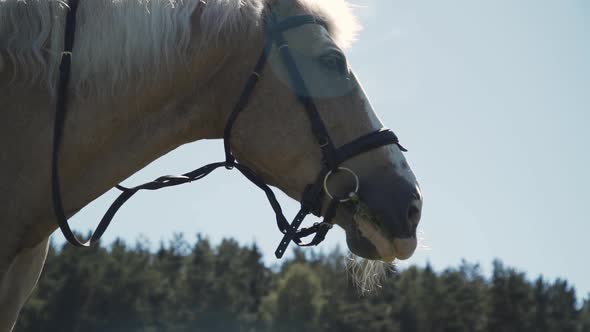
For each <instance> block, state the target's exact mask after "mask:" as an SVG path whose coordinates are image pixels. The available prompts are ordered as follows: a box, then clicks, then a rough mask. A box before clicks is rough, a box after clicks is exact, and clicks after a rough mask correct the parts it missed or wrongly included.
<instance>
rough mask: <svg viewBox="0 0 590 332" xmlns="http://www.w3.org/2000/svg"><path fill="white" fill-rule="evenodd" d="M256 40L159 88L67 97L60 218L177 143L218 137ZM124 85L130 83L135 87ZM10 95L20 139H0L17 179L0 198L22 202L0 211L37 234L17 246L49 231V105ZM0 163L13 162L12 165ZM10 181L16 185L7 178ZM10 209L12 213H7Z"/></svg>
mask: <svg viewBox="0 0 590 332" xmlns="http://www.w3.org/2000/svg"><path fill="white" fill-rule="evenodd" d="M260 43H261V40H259V41H253V43H252V46H251V47H246V48H242V47H241V45H237V46H235V47H233V48H232V49H228V48H219V49H211V50H210V51H208V52H206V53H203V54H201V55H200V56H199V57H198V58H196V59H195V60H194V61H192V62H191V63H189V64H188V65H186V66H182V67H179V68H177V69H176V70H175V72H174V74H173V75H169V77H168V78H166V79H165V80H163V81H162V82H161V84H159V85H157V86H152V87H150V88H146V89H144V90H142V89H135V90H137V92H135V93H128V94H126V95H121V96H118V97H113V98H97V97H92V96H85V97H75V96H73V97H72V98H71V99H70V103H69V108H68V115H67V119H66V124H65V131H64V138H63V142H62V149H61V153H60V155H61V167H60V169H61V182H62V192H63V198H64V206H65V210H66V211H67V213H68V214H69V215H72V214H73V213H74V212H75V211H77V210H79V209H81V208H83V207H84V206H85V205H87V204H88V203H89V202H90V201H92V200H93V199H94V198H96V197H98V196H100V195H101V194H103V193H104V192H106V191H107V190H108V189H110V188H111V187H113V186H114V185H116V184H117V183H119V182H121V181H122V180H124V179H125V178H127V177H129V176H130V175H131V174H133V173H135V172H136V171H138V170H140V169H141V168H143V167H144V166H146V165H147V164H148V163H150V162H151V161H153V160H155V159H157V158H158V157H160V156H162V155H164V154H166V153H167V152H169V151H171V150H173V149H174V148H176V147H178V146H180V145H182V144H185V143H188V142H192V141H196V140H199V139H203V138H219V137H222V132H223V125H224V123H225V119H226V117H227V114H228V113H229V112H230V111H231V108H232V106H233V103H234V102H235V100H237V98H238V96H239V93H240V90H241V88H242V84H243V82H245V80H246V79H247V77H248V74H249V71H250V70H251V67H252V65H253V63H254V62H255V60H256V56H257V54H258V52H259V49H257V47H258V44H260ZM240 78H243V79H240ZM128 83H129V85H130V86H133V85H134V84H136V83H137V82H134V81H130V82H128ZM15 92H16V93H15V94H12V96H14V98H11V100H8V99H5V98H6V97H3V98H1V99H2V100H1V101H2V104H4V102H5V101H6V105H10V107H8V108H9V109H8V110H6V112H3V113H4V114H3V115H5V116H8V115H10V114H12V116H11V117H12V118H13V119H18V123H21V124H23V130H22V133H23V135H19V132H18V130H16V131H15V130H13V132H14V133H13V134H14V137H10V139H9V138H8V137H6V140H3V142H6V143H7V142H11V141H12V142H13V144H12V146H14V148H12V147H10V146H8V144H3V145H6V146H5V147H4V152H6V153H4V154H3V156H2V157H3V158H2V162H3V165H5V166H6V167H8V168H9V170H12V171H13V172H16V174H15V173H11V175H10V177H11V179H8V178H6V179H0V180H6V181H3V183H9V186H10V188H7V190H6V191H4V192H9V193H11V197H12V198H11V199H8V198H9V197H7V199H6V200H4V201H6V202H8V201H15V200H16V201H19V202H21V203H22V204H20V205H19V206H15V207H12V206H8V205H7V206H0V210H3V211H0V212H2V214H3V215H5V216H15V217H16V218H15V222H19V221H20V222H22V220H23V219H24V220H26V223H28V224H29V225H28V226H27V227H28V228H29V230H30V229H31V228H35V229H36V230H35V231H33V232H29V233H28V234H29V235H28V236H32V237H33V238H31V239H26V240H24V242H27V243H36V242H38V241H39V240H40V239H41V238H42V237H43V236H47V235H48V234H49V233H50V232H52V231H53V230H54V228H55V224H54V222H53V218H52V217H51V216H52V207H51V205H50V204H51V190H50V186H49V184H50V181H49V179H50V177H49V175H50V170H51V168H50V161H51V158H50V155H51V142H52V128H53V119H52V114H53V109H52V107H53V106H52V105H53V103H52V101H51V97H50V95H49V94H48V93H47V92H41V91H40V90H38V89H36V90H31V89H18V90H16V91H15ZM40 101H43V102H40ZM23 110H26V111H25V112H23ZM32 110H35V111H34V112H33V111H32ZM38 113H42V116H38ZM3 122H4V121H3ZM9 122H10V121H7V122H4V123H9ZM25 124H26V125H25ZM13 127H14V126H13ZM29 129H31V130H29ZM15 141H17V142H18V144H14V142H15ZM25 147H27V148H25ZM8 156H11V157H10V158H8ZM4 157H6V158H4ZM32 160H34V161H35V162H33V163H31V161H32ZM4 162H6V163H14V167H12V168H10V167H9V165H7V164H4ZM23 165H25V166H23ZM9 173H10V172H9ZM15 178H16V179H18V180H17V181H16V182H15V181H13V180H12V179H15ZM12 208H14V209H15V210H14V211H8V209H12ZM8 226H9V227H10V225H8ZM15 227H16V226H15Z"/></svg>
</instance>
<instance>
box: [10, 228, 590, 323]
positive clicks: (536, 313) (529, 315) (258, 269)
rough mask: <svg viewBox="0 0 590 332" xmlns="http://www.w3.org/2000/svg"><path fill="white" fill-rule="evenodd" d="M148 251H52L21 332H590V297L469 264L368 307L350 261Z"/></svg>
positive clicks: (236, 250)
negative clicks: (348, 268) (270, 262)
mask: <svg viewBox="0 0 590 332" xmlns="http://www.w3.org/2000/svg"><path fill="white" fill-rule="evenodd" d="M148 248H149V245H148V244H146V243H141V242H138V243H137V244H136V245H135V247H129V246H127V245H126V244H125V243H124V242H123V241H116V242H114V243H113V244H111V245H110V246H109V247H108V248H105V247H95V248H92V249H90V250H88V249H87V250H79V249H76V248H73V247H70V246H68V245H66V246H64V247H63V248H60V249H59V250H58V249H57V248H56V247H55V246H54V245H52V246H51V247H50V252H49V255H48V258H47V264H46V266H45V270H44V272H43V275H42V277H41V280H40V281H39V284H38V287H37V289H36V290H35V292H34V293H33V296H32V297H31V299H30V300H29V302H28V304H27V305H26V307H25V308H24V309H23V311H22V313H21V316H20V319H19V321H18V323H17V326H16V329H15V331H16V332H28V331H50V332H52V331H56V332H57V331H59V332H62V331H65V332H68V331H84V332H119V331H120V332H135V331H144V332H168V331H174V332H185V331H186V332H189V331H190V332H199V331H215V332H217V331H219V332H225V331H227V332H230V331H231V332H234V331H237V332H241V331H244V332H254V331H257V332H258V331H260V332H264V331H279V332H291V331H340V332H356V331H359V332H361V331H362V332H366V331H371V332H462V331H470V332H471V331H474V332H486V331H494V332H495V331H506V332H510V331H515V332H527V331H535V332H544V331H565V332H569V331H571V332H590V297H588V298H586V300H585V301H582V305H581V306H580V307H577V306H576V303H577V302H576V294H575V292H574V289H573V288H572V287H571V286H570V285H569V284H568V283H567V281H565V280H560V279H558V280H556V281H554V282H553V283H550V282H547V281H546V280H544V279H543V278H541V277H539V278H537V279H536V280H535V281H534V282H531V281H529V280H528V279H527V278H526V276H525V275H524V274H523V273H521V272H518V271H516V270H514V269H512V268H507V267H504V265H503V264H502V263H501V262H499V261H496V262H494V266H493V273H492V276H491V279H490V280H487V279H486V278H484V276H483V275H482V272H481V271H480V267H479V265H473V264H469V263H467V262H462V264H461V265H460V266H459V267H458V268H448V269H446V270H444V271H442V272H439V273H436V272H435V271H434V270H433V269H432V267H431V266H430V265H427V266H426V267H424V268H419V267H410V268H408V269H406V270H404V271H402V272H395V271H391V272H390V276H388V278H387V279H385V281H383V283H382V285H381V288H380V289H379V291H377V292H374V293H372V294H368V295H360V294H359V293H358V291H357V290H356V289H355V287H354V286H353V285H351V282H350V280H349V278H348V277H347V275H346V272H345V271H344V267H343V264H342V263H343V261H344V257H343V255H342V254H341V253H340V251H339V250H335V251H334V252H332V253H329V254H314V253H313V252H311V253H310V252H309V251H301V250H296V251H295V255H294V257H293V258H291V259H290V260H286V261H284V262H283V264H282V265H281V266H277V267H274V268H272V269H271V268H269V267H266V266H265V265H264V264H263V263H262V259H261V253H260V251H259V250H258V248H257V247H256V246H255V245H252V246H241V245H239V244H238V243H237V242H236V241H234V240H224V241H222V242H221V243H220V244H218V245H216V246H213V245H212V244H211V243H210V242H209V241H208V240H207V239H206V238H203V237H201V236H197V239H196V241H195V242H194V243H193V244H191V243H189V242H188V241H186V240H185V239H184V238H183V237H182V236H181V235H176V236H174V238H173V239H172V241H170V242H169V243H168V244H160V247H159V249H158V250H157V251H156V252H151V251H150V250H148Z"/></svg>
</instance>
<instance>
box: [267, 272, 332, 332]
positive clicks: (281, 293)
mask: <svg viewBox="0 0 590 332" xmlns="http://www.w3.org/2000/svg"><path fill="white" fill-rule="evenodd" d="M325 301H326V299H325V298H324V295H323V291H322V287H321V283H320V278H319V277H318V276H317V275H316V274H315V271H313V270H312V269H311V268H310V267H309V266H308V265H305V264H302V263H295V264H292V265H291V266H290V267H289V269H287V270H286V271H285V272H284V274H283V275H282V276H281V277H280V278H279V280H278V283H277V287H276V289H275V290H274V291H273V292H272V293H270V294H269V295H268V296H267V297H266V299H265V308H266V310H268V312H269V313H270V314H271V317H272V323H271V324H270V326H271V330H272V331H283V332H290V331H293V332H299V331H317V330H318V318H319V317H320V313H321V311H322V308H323V306H324V305H325Z"/></svg>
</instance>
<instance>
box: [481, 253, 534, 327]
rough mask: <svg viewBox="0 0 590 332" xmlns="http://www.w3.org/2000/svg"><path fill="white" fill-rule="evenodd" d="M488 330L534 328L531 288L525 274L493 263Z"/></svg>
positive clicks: (497, 262)
mask: <svg viewBox="0 0 590 332" xmlns="http://www.w3.org/2000/svg"><path fill="white" fill-rule="evenodd" d="M489 296H490V313H489V318H488V331H503V332H524V331H531V329H530V325H531V317H532V310H531V308H532V307H533V298H532V290H531V286H530V284H529V283H528V282H527V280H526V278H525V275H524V274H523V273H520V272H517V271H515V270H514V269H510V268H505V267H504V265H503V264H502V263H501V262H500V261H498V260H496V261H494V264H493V272H492V282H491V288H490V294H489Z"/></svg>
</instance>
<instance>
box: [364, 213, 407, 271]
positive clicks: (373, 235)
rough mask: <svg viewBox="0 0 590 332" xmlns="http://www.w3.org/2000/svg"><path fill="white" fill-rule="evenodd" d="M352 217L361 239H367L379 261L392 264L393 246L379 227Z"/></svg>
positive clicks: (394, 254)
mask: <svg viewBox="0 0 590 332" xmlns="http://www.w3.org/2000/svg"><path fill="white" fill-rule="evenodd" d="M360 219H362V218H358V217H356V216H353V220H354V223H355V226H356V227H357V228H358V230H359V231H360V233H361V234H362V236H363V237H365V238H367V239H368V240H369V241H370V242H371V243H372V244H373V246H374V247H375V249H376V250H377V252H378V253H379V256H380V257H381V260H383V261H385V262H392V261H393V260H395V258H396V254H397V253H396V250H395V245H394V243H393V241H392V240H391V239H388V238H387V237H386V236H384V233H383V230H382V229H381V227H379V225H376V224H375V223H372V222H370V221H367V220H360Z"/></svg>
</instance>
